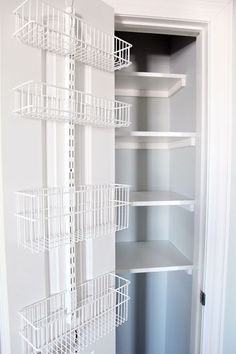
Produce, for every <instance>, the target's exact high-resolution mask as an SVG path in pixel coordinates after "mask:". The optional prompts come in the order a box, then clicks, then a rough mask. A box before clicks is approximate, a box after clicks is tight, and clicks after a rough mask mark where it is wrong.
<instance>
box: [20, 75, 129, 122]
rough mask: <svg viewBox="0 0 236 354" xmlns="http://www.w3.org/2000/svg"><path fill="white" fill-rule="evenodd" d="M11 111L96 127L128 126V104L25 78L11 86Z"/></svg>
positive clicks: (23, 116)
mask: <svg viewBox="0 0 236 354" xmlns="http://www.w3.org/2000/svg"><path fill="white" fill-rule="evenodd" d="M14 92H15V97H16V100H15V102H16V107H15V110H14V113H16V114H17V115H18V116H19V117H22V118H30V119H37V120H52V121H57V122H64V123H66V122H71V123H75V124H80V125H95V126H99V127H104V128H105V127H108V128H109V127H115V128H120V127H128V126H129V125H130V107H131V105H130V104H127V103H123V102H120V101H115V100H108V99H105V98H102V97H97V96H94V95H91V94H87V93H85V92H82V91H78V90H71V89H67V88H64V87H58V86H55V85H50V84H47V83H45V82H34V81H27V82H25V83H23V84H21V85H19V86H17V87H15V88H14Z"/></svg>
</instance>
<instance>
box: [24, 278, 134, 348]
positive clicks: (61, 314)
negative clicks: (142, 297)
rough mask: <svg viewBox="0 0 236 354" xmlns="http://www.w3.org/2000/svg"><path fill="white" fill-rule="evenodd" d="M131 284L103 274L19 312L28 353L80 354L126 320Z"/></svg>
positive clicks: (122, 279)
mask: <svg viewBox="0 0 236 354" xmlns="http://www.w3.org/2000/svg"><path fill="white" fill-rule="evenodd" d="M129 284H130V282H129V281H128V280H126V279H124V278H121V277H119V276H116V275H114V274H112V273H108V274H104V275H102V276H100V277H98V278H95V279H92V280H89V281H87V282H86V283H83V284H82V285H80V286H78V287H77V288H76V289H75V290H73V291H64V292H61V293H58V294H56V295H53V296H50V297H49V298H46V299H44V300H42V301H40V302H37V303H34V304H33V305H30V306H27V307H26V308H24V309H23V310H22V311H21V312H20V313H19V315H20V322H21V326H20V335H21V337H22V338H23V339H24V342H25V346H26V347H28V348H27V353H29V352H32V353H40V354H49V353H50V354H62V353H66V354H69V353H73V354H74V353H79V352H81V351H82V350H84V349H85V348H86V347H87V346H88V345H90V344H92V343H95V342H96V341H97V340H99V339H100V338H102V337H104V336H105V335H106V334H108V333H110V332H111V331H112V330H114V329H115V327H118V326H120V325H122V324H123V323H124V322H126V321H127V319H128V302H129V296H128V287H129Z"/></svg>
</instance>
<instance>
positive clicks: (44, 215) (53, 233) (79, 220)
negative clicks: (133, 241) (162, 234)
mask: <svg viewBox="0 0 236 354" xmlns="http://www.w3.org/2000/svg"><path fill="white" fill-rule="evenodd" d="M16 196H17V212H16V216H17V232H18V242H19V244H20V245H22V246H23V247H24V248H27V249H29V250H31V251H32V252H37V253H39V252H43V251H45V250H49V249H51V248H54V247H57V246H60V245H64V244H70V243H72V242H79V241H84V240H87V239H94V238H98V237H101V236H106V235H111V234H112V233H114V232H116V231H120V230H124V229H126V228H127V227H128V223H129V186H126V185H120V184H115V185H79V186H78V187H71V188H46V189H35V190H29V191H21V192H17V193H16Z"/></svg>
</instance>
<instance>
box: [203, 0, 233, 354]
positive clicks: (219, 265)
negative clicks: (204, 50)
mask: <svg viewBox="0 0 236 354" xmlns="http://www.w3.org/2000/svg"><path fill="white" fill-rule="evenodd" d="M220 53H224V55H219V54H220ZM222 69H223V70H222ZM216 73H217V74H216ZM231 80H232V3H230V4H229V5H228V6H227V7H225V8H224V9H223V11H222V12H221V13H220V14H218V16H216V17H215V18H214V19H213V21H212V22H211V23H210V24H209V92H208V95H209V96H208V97H209V105H208V109H209V112H208V117H209V119H208V127H209V129H208V141H209V143H208V183H207V186H208V188H207V204H206V205H207V223H206V233H207V235H208V237H207V244H206V257H205V259H206V264H205V279H204V285H205V289H204V290H205V291H206V294H207V306H206V307H205V309H204V316H203V328H202V353H204V354H209V353H210V354H211V353H212V354H213V353H214V354H222V352H223V329H224V328H223V325H224V306H225V292H226V272H227V259H228V242H229V214H230V187H231V183H230V181H231V148H232V141H231V133H232V132H231V129H232V81H231ZM219 142H220V143H219ZM219 206H220V207H219Z"/></svg>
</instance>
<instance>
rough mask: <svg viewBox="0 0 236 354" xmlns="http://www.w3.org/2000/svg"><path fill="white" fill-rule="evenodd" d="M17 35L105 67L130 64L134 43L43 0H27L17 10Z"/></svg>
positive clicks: (40, 46)
mask: <svg viewBox="0 0 236 354" xmlns="http://www.w3.org/2000/svg"><path fill="white" fill-rule="evenodd" d="M14 14H15V32H14V36H15V37H16V38H17V39H18V40H20V41H21V42H23V43H25V44H27V45H29V46H32V47H36V48H41V49H44V50H47V51H49V52H52V53H55V54H58V55H62V56H71V57H73V58H74V59H76V60H78V61H80V62H83V63H86V64H88V65H91V66H94V67H96V68H99V69H102V70H104V71H114V70H117V69H121V68H123V67H127V66H129V65H130V63H131V62H130V48H131V44H129V43H128V42H126V41H124V40H121V39H119V38H118V37H115V36H113V35H111V34H108V33H105V32H103V31H100V30H99V29H97V28H96V27H94V26H92V25H90V24H89V23H87V22H85V21H83V20H82V19H81V18H80V17H78V16H75V15H72V14H69V13H68V12H65V11H63V10H60V9H58V8H56V7H53V6H51V5H50V4H48V3H47V2H44V1H42V0H26V1H24V2H23V3H22V4H21V5H20V6H19V7H18V8H17V9H16V10H15V11H14Z"/></svg>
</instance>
